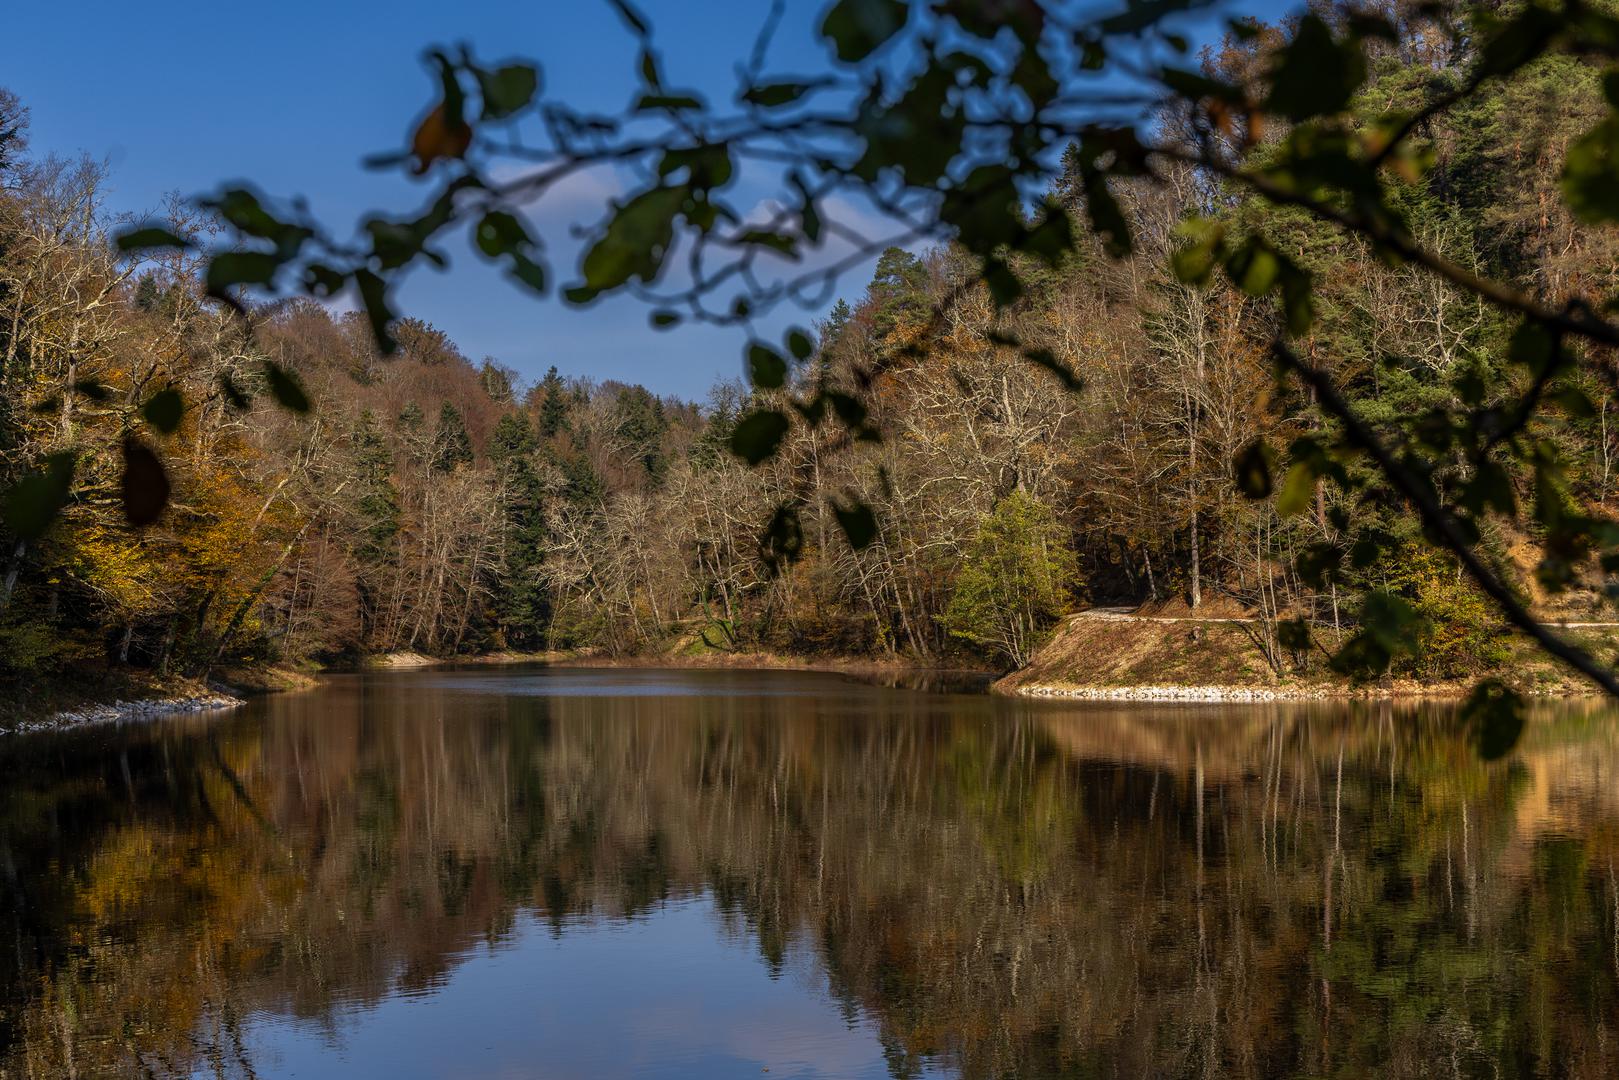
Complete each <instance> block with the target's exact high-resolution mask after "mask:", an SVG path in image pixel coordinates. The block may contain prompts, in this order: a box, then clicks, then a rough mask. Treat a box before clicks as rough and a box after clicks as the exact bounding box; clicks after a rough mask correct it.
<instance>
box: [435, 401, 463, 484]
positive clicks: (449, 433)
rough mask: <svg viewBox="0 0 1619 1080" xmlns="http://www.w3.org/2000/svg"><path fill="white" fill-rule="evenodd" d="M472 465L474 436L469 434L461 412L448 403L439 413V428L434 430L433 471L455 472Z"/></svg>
mask: <svg viewBox="0 0 1619 1080" xmlns="http://www.w3.org/2000/svg"><path fill="white" fill-rule="evenodd" d="M471 464H472V436H470V435H468V434H467V425H466V422H465V421H463V420H462V419H461V411H460V410H459V409H457V408H456V407H455V406H454V405H451V404H450V403H449V402H448V401H446V402H445V403H444V405H443V406H442V407H441V408H440V409H439V411H438V427H436V428H435V429H434V430H433V460H432V465H433V471H434V472H446V473H447V472H454V471H455V470H456V468H457V467H458V466H461V465H471Z"/></svg>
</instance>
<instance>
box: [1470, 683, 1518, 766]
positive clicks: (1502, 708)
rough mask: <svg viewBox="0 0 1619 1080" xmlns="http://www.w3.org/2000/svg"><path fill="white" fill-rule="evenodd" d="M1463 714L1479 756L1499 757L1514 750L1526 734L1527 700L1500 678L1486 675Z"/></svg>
mask: <svg viewBox="0 0 1619 1080" xmlns="http://www.w3.org/2000/svg"><path fill="white" fill-rule="evenodd" d="M1461 717H1462V720H1463V721H1464V722H1465V723H1466V724H1467V726H1468V728H1469V730H1470V732H1471V734H1472V738H1473V745H1474V747H1475V748H1476V749H1477V750H1478V756H1479V757H1481V758H1483V759H1484V760H1485V761H1495V760H1497V759H1498V758H1501V757H1505V756H1506V755H1507V754H1508V753H1509V752H1511V750H1512V748H1513V747H1514V746H1517V745H1518V739H1519V737H1520V736H1522V735H1523V727H1524V701H1523V698H1522V697H1520V696H1519V695H1518V693H1517V692H1516V691H1514V690H1513V689H1512V688H1511V687H1510V686H1508V685H1507V684H1506V683H1504V682H1502V681H1501V680H1500V679H1485V680H1484V681H1482V682H1480V683H1479V684H1478V685H1477V686H1475V687H1473V692H1472V693H1470V694H1468V695H1467V700H1466V701H1465V702H1463V704H1462V709H1461Z"/></svg>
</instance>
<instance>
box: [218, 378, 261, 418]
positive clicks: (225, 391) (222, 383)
mask: <svg viewBox="0 0 1619 1080" xmlns="http://www.w3.org/2000/svg"><path fill="white" fill-rule="evenodd" d="M219 392H220V393H221V394H222V395H224V398H225V404H227V405H229V406H230V407H231V408H233V409H235V410H236V411H237V412H246V411H247V410H248V409H250V408H252V407H253V399H252V398H250V397H248V396H247V392H246V391H245V390H243V389H242V388H241V387H240V386H237V385H236V380H235V379H233V378H231V377H230V372H228V371H224V372H220V375H219Z"/></svg>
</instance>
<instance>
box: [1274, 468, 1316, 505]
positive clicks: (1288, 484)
mask: <svg viewBox="0 0 1619 1080" xmlns="http://www.w3.org/2000/svg"><path fill="white" fill-rule="evenodd" d="M1315 479H1316V477H1315V467H1314V466H1313V465H1312V464H1311V463H1310V462H1308V461H1295V462H1294V463H1293V465H1292V466H1291V467H1290V468H1289V469H1288V470H1287V477H1286V478H1285V479H1284V480H1283V481H1282V490H1281V492H1280V493H1279V494H1278V495H1277V496H1276V512H1277V513H1278V514H1281V515H1282V516H1283V517H1292V516H1293V515H1294V514H1302V513H1303V512H1304V511H1306V510H1308V509H1309V508H1310V502H1311V500H1313V499H1314V498H1315Z"/></svg>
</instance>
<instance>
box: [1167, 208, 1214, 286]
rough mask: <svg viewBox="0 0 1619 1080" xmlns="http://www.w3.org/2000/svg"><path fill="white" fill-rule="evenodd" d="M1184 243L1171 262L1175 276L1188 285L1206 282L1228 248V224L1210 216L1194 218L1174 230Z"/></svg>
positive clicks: (1171, 258)
mask: <svg viewBox="0 0 1619 1080" xmlns="http://www.w3.org/2000/svg"><path fill="white" fill-rule="evenodd" d="M1175 233H1176V235H1177V236H1178V237H1179V238H1180V239H1182V240H1184V241H1185V243H1184V244H1183V245H1182V246H1181V247H1179V248H1176V249H1175V252H1174V253H1173V254H1172V255H1170V257H1169V262H1170V267H1171V269H1173V270H1174V272H1175V277H1176V278H1177V279H1178V280H1180V281H1183V282H1185V283H1186V284H1188V285H1206V284H1208V281H1209V277H1210V275H1211V274H1212V273H1213V271H1214V264H1215V262H1217V261H1218V260H1219V259H1220V257H1221V254H1222V252H1223V250H1224V247H1225V226H1224V225H1223V224H1221V223H1219V222H1217V221H1214V220H1212V219H1210V218H1193V219H1191V220H1190V221H1186V222H1183V223H1182V224H1181V225H1180V227H1179V228H1177V229H1176V230H1175Z"/></svg>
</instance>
